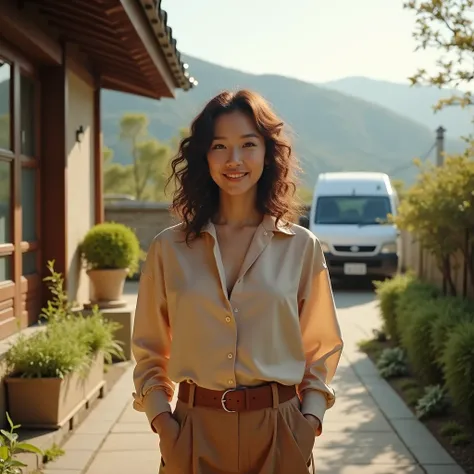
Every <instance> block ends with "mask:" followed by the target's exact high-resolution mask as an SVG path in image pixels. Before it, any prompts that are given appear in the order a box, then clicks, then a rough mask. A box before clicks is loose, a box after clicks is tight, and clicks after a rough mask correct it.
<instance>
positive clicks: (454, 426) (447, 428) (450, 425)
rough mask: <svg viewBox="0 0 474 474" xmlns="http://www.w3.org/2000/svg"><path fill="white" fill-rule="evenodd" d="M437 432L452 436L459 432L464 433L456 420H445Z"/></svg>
mask: <svg viewBox="0 0 474 474" xmlns="http://www.w3.org/2000/svg"><path fill="white" fill-rule="evenodd" d="M439 432H440V433H441V434H442V435H443V436H454V435H457V434H460V433H464V428H463V427H462V426H461V425H460V424H459V423H457V422H456V421H447V422H446V423H444V424H443V426H442V427H441V429H440V430H439Z"/></svg>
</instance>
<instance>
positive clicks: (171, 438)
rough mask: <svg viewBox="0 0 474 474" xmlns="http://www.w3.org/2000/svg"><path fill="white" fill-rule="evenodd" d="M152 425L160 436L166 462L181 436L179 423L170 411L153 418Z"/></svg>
mask: <svg viewBox="0 0 474 474" xmlns="http://www.w3.org/2000/svg"><path fill="white" fill-rule="evenodd" d="M152 425H153V428H154V430H155V431H156V432H157V434H158V436H159V437H160V451H161V456H162V457H163V459H164V461H165V463H166V462H167V460H168V459H169V456H170V454H171V453H172V451H173V448H174V445H175V443H176V440H177V439H178V436H179V431H180V426H179V423H178V422H177V421H176V420H175V419H174V418H173V415H172V414H171V413H170V412H164V413H161V414H160V415H158V416H157V417H156V418H155V419H154V420H153V422H152Z"/></svg>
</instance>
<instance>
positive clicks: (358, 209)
mask: <svg viewBox="0 0 474 474" xmlns="http://www.w3.org/2000/svg"><path fill="white" fill-rule="evenodd" d="M390 213H391V204H390V199H389V198H388V197H385V196H322V197H319V198H318V200H317V205H316V212H315V217H314V222H315V224H335V225H337V224H357V225H372V224H384V223H386V222H387V215H388V214H390Z"/></svg>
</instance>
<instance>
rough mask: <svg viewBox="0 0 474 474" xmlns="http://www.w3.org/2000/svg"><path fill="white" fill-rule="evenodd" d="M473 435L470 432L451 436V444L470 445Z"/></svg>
mask: <svg viewBox="0 0 474 474" xmlns="http://www.w3.org/2000/svg"><path fill="white" fill-rule="evenodd" d="M471 439H472V437H471V435H470V434H468V433H458V434H455V435H454V436H452V437H451V439H450V441H449V442H450V444H451V446H468V445H469V444H471Z"/></svg>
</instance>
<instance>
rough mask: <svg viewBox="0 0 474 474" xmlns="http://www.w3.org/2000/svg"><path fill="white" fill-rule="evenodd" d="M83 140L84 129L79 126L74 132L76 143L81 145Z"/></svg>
mask: <svg viewBox="0 0 474 474" xmlns="http://www.w3.org/2000/svg"><path fill="white" fill-rule="evenodd" d="M83 138H84V127H83V126H82V125H81V126H80V127H79V128H78V129H77V130H76V142H77V143H81V142H82V139H83Z"/></svg>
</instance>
